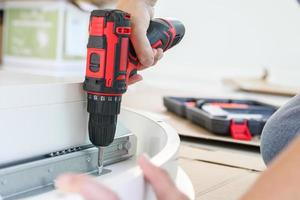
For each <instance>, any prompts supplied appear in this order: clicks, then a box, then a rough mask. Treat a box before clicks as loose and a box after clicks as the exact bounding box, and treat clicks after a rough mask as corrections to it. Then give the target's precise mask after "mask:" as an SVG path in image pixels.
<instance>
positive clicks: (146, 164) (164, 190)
mask: <svg viewBox="0 0 300 200" xmlns="http://www.w3.org/2000/svg"><path fill="white" fill-rule="evenodd" d="M139 165H140V167H141V168H142V170H143V172H144V176H145V179H146V181H148V182H149V183H150V184H151V186H152V187H153V190H154V192H155V194H156V197H157V199H158V200H169V199H173V200H187V199H188V198H187V197H186V196H185V195H184V194H182V193H181V192H180V191H179V190H178V189H177V187H176V185H175V184H174V183H173V181H172V179H171V178H170V176H169V175H168V174H167V172H166V171H164V170H162V169H160V168H159V167H156V166H154V165H153V164H152V163H151V162H150V161H149V160H148V158H147V157H145V156H141V157H140V159H139Z"/></svg>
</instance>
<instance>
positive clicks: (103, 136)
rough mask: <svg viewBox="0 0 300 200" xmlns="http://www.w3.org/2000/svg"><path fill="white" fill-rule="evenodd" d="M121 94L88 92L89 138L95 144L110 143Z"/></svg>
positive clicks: (103, 144)
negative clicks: (107, 94) (105, 94)
mask: <svg viewBox="0 0 300 200" xmlns="http://www.w3.org/2000/svg"><path fill="white" fill-rule="evenodd" d="M121 100H122V97H121V96H99V95H93V94H88V106H87V110H88V112H89V113H90V116H89V125H88V127H89V128H88V131H89V138H90V141H91V142H92V143H93V144H94V145H95V146H98V147H99V146H100V147H106V146H108V145H110V144H111V143H112V142H113V140H114V136H115V134H114V133H115V132H116V126H117V117H118V114H119V113H120V108H121Z"/></svg>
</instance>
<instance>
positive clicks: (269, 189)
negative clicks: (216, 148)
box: [241, 137, 300, 200]
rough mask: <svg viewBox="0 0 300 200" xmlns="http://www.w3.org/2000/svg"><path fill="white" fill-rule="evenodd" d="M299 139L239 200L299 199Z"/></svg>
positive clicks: (299, 138)
mask: <svg viewBox="0 0 300 200" xmlns="http://www.w3.org/2000/svg"><path fill="white" fill-rule="evenodd" d="M299 153H300V137H298V138H296V139H295V141H294V142H292V143H291V144H290V145H289V147H288V148H287V149H286V150H285V151H283V152H282V154H281V155H280V156H279V157H278V158H277V159H276V160H274V162H273V163H272V164H271V165H270V167H269V168H268V169H267V170H266V171H265V172H264V173H263V174H262V175H261V177H260V178H259V179H258V180H257V181H256V183H255V184H254V185H253V187H252V188H251V189H250V190H249V192H247V193H246V195H245V196H244V197H243V198H242V199H241V200H260V199H264V200H292V199H300V190H299V183H300V156H299Z"/></svg>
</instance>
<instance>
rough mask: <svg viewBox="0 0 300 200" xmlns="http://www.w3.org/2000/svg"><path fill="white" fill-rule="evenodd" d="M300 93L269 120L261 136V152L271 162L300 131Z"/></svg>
mask: <svg viewBox="0 0 300 200" xmlns="http://www.w3.org/2000/svg"><path fill="white" fill-rule="evenodd" d="M299 129H300V94H298V95H297V96H295V97H294V98H292V99H291V100H290V101H289V102H288V103H287V104H286V105H284V106H283V107H281V108H280V109H279V110H278V111H277V112H276V113H275V114H274V115H273V116H272V117H271V118H270V119H269V120H268V122H267V124H266V126H265V127H264V130H263V133H262V137H261V147H260V149H261V154H262V157H263V159H264V162H265V163H266V164H269V163H270V162H271V161H272V160H273V159H274V158H275V157H276V156H277V155H278V154H279V153H280V152H281V151H282V150H283V149H284V148H285V147H286V146H287V145H288V144H289V143H290V142H291V141H292V140H293V139H294V137H295V136H296V135H297V134H298V133H299Z"/></svg>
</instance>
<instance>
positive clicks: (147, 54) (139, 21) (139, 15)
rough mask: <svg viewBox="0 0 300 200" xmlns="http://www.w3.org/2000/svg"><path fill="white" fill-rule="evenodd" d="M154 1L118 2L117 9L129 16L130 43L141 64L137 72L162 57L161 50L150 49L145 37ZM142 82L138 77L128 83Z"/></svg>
mask: <svg viewBox="0 0 300 200" xmlns="http://www.w3.org/2000/svg"><path fill="white" fill-rule="evenodd" d="M155 2H156V0H120V1H119V3H118V5H117V8H118V9H120V10H122V11H125V12H128V13H130V14H131V25H132V32H131V38H130V39H131V42H132V44H133V47H134V49H135V52H136V54H137V57H138V59H139V61H140V63H141V64H142V67H141V68H140V69H139V70H143V69H145V68H147V67H150V66H153V65H155V64H156V63H157V61H158V60H160V59H161V58H162V57H163V50H162V49H152V47H151V45H150V43H149V41H148V38H147V36H146V34H147V29H148V27H149V24H150V20H151V19H152V18H153V15H154V5H155ZM140 80H142V77H141V76H140V75H135V76H133V77H131V78H130V80H129V83H130V84H132V83H135V82H137V81H140Z"/></svg>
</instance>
